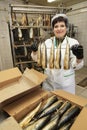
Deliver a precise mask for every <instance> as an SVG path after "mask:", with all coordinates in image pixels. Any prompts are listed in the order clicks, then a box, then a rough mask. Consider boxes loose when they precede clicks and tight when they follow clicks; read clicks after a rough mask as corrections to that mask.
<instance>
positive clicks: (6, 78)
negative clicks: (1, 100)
mask: <svg viewBox="0 0 87 130" xmlns="http://www.w3.org/2000/svg"><path fill="white" fill-rule="evenodd" d="M21 75H22V73H21V71H20V70H19V69H18V68H17V67H16V68H12V69H8V70H3V71H0V87H3V86H4V85H6V84H8V83H12V82H14V81H16V80H18V79H19V78H20V77H21Z"/></svg>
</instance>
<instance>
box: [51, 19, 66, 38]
mask: <svg viewBox="0 0 87 130" xmlns="http://www.w3.org/2000/svg"><path fill="white" fill-rule="evenodd" d="M66 31H67V28H66V25H65V22H63V21H61V22H57V23H56V24H55V25H54V28H53V32H54V34H55V36H56V37H57V38H63V37H64V36H65V34H66Z"/></svg>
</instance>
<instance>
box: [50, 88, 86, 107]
mask: <svg viewBox="0 0 87 130" xmlns="http://www.w3.org/2000/svg"><path fill="white" fill-rule="evenodd" d="M52 93H54V94H56V95H58V96H59V97H61V98H64V99H67V100H69V101H71V102H72V103H73V102H74V104H77V105H79V106H81V107H84V106H85V105H86V104H87V99H86V98H83V97H80V96H77V95H74V94H71V93H69V92H66V91H64V90H56V91H52Z"/></svg>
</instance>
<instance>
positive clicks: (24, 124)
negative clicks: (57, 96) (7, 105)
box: [19, 102, 42, 128]
mask: <svg viewBox="0 0 87 130" xmlns="http://www.w3.org/2000/svg"><path fill="white" fill-rule="evenodd" d="M41 105H42V102H40V103H39V105H38V106H37V107H36V108H35V109H34V110H33V111H32V112H30V113H29V114H28V115H27V116H26V117H25V118H24V119H23V120H22V121H21V122H20V123H19V124H20V126H21V127H22V128H25V127H27V126H28V125H29V122H30V121H31V119H33V117H34V116H35V114H36V113H37V112H38V111H39V110H40V108H41Z"/></svg>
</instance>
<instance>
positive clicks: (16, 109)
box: [3, 89, 87, 130]
mask: <svg viewBox="0 0 87 130" xmlns="http://www.w3.org/2000/svg"><path fill="white" fill-rule="evenodd" d="M42 93H43V95H42ZM45 94H46V95H44V90H40V89H39V90H37V91H36V92H32V93H31V95H30V97H31V98H30V99H29V104H30V109H29V104H28V106H27V105H26V101H28V99H27V98H26V96H25V97H23V99H21V101H20V100H19V101H18V104H19V105H18V106H15V105H16V104H17V102H14V103H12V104H9V105H8V106H5V107H4V108H3V109H4V110H5V111H6V112H7V113H8V114H9V115H11V116H14V118H15V119H16V120H17V122H19V118H21V117H20V115H21V114H22V113H23V116H24V115H26V111H27V113H28V112H30V111H31V110H32V109H33V108H34V107H36V104H37V103H39V102H40V101H41V100H43V99H44V98H45V99H46V98H47V97H48V96H49V95H51V94H55V95H57V96H58V97H59V98H61V99H64V100H68V101H70V102H71V103H72V104H76V105H78V106H79V107H80V108H81V112H80V114H79V115H78V117H77V118H76V120H75V122H74V124H73V125H72V127H71V128H70V130H86V129H87V124H86V122H87V114H86V112H87V108H86V107H85V105H86V104H87V99H85V98H82V97H79V96H76V95H73V94H70V93H68V92H65V91H63V90H57V91H52V92H51V93H48V92H46V91H45ZM34 96H35V97H34ZM24 99H25V100H24ZM23 100H24V101H23ZM22 106H24V108H23V107H22ZM21 107H22V109H21ZM27 108H28V109H27ZM23 109H24V110H23ZM23 116H22V117H23ZM78 125H79V127H78Z"/></svg>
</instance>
